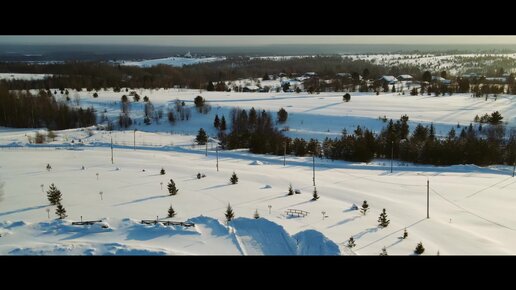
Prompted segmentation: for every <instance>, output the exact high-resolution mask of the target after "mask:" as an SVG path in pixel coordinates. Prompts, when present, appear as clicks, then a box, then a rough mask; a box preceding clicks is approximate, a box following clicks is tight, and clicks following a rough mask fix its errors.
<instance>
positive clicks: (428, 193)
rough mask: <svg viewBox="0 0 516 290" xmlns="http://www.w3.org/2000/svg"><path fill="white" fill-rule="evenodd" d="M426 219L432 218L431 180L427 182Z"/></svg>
mask: <svg viewBox="0 0 516 290" xmlns="http://www.w3.org/2000/svg"><path fill="white" fill-rule="evenodd" d="M426 218H427V219H429V218H430V180H428V179H427V180H426Z"/></svg>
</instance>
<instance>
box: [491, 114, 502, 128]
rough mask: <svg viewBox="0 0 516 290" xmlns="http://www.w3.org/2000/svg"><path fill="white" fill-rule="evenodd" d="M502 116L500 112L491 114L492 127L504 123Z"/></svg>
mask: <svg viewBox="0 0 516 290" xmlns="http://www.w3.org/2000/svg"><path fill="white" fill-rule="evenodd" d="M502 119H503V117H502V114H500V112H498V111H495V112H493V113H491V116H490V117H489V123H490V124H491V125H498V124H500V123H501V122H502Z"/></svg>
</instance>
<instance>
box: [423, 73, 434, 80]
mask: <svg viewBox="0 0 516 290" xmlns="http://www.w3.org/2000/svg"><path fill="white" fill-rule="evenodd" d="M422 79H423V81H425V82H431V81H432V73H431V72H429V71H425V72H424V73H423V77H422Z"/></svg>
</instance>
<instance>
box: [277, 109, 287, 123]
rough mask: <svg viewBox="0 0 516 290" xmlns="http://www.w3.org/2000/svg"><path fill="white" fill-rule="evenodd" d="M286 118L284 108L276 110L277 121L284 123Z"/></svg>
mask: <svg viewBox="0 0 516 290" xmlns="http://www.w3.org/2000/svg"><path fill="white" fill-rule="evenodd" d="M287 119H288V113H287V111H286V110H285V109H283V108H281V109H279V111H278V122H279V123H285V122H286V121H287Z"/></svg>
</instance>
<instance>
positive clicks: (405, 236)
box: [403, 228, 408, 239]
mask: <svg viewBox="0 0 516 290" xmlns="http://www.w3.org/2000/svg"><path fill="white" fill-rule="evenodd" d="M407 237H408V232H407V228H405V229H404V230H403V239H406V238H407Z"/></svg>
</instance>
